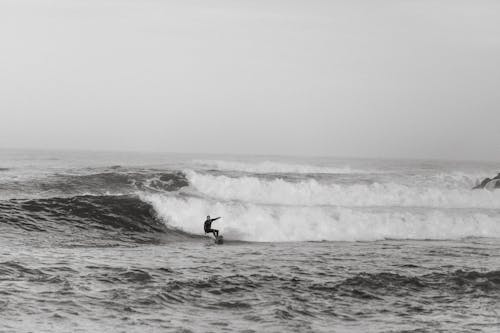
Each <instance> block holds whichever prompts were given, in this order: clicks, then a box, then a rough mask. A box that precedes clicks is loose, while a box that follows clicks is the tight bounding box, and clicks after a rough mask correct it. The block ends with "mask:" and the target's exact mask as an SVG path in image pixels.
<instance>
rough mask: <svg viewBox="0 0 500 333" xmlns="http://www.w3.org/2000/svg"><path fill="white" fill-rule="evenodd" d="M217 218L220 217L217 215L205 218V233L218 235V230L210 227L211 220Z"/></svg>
mask: <svg viewBox="0 0 500 333" xmlns="http://www.w3.org/2000/svg"><path fill="white" fill-rule="evenodd" d="M218 219H220V217H217V218H215V219H207V220H205V233H206V234H208V233H213V234H214V237H218V236H219V230H216V229H212V222H213V221H215V220H218Z"/></svg>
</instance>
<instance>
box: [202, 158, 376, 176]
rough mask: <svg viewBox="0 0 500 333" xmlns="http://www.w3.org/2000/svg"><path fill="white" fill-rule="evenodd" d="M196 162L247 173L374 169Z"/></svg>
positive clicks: (339, 171)
mask: <svg viewBox="0 0 500 333" xmlns="http://www.w3.org/2000/svg"><path fill="white" fill-rule="evenodd" d="M195 163H196V164H198V165H200V166H202V167H204V168H210V169H216V170H220V171H241V172H248V173H260V174H264V173H297V174H354V173H356V174H357V173H373V172H376V171H374V170H357V169H352V168H350V167H349V166H343V167H326V166H317V165H304V164H288V163H280V162H272V161H264V162H254V163H244V162H237V161H217V160H197V161H195Z"/></svg>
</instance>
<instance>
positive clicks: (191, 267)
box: [0, 151, 500, 332]
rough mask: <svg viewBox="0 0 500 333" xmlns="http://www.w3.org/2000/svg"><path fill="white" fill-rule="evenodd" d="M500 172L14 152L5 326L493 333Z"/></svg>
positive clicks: (8, 167)
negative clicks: (490, 182) (488, 184)
mask: <svg viewBox="0 0 500 333" xmlns="http://www.w3.org/2000/svg"><path fill="white" fill-rule="evenodd" d="M495 169H500V168H498V165H496V164H494V163H445V162H432V161H427V162H425V161H406V162H404V161H359V160H328V159H316V160H303V159H283V158H274V159H272V158H258V157H255V158H252V159H250V158H247V159H241V158H237V157H232V158H231V157H217V158H213V157H212V158H211V159H210V158H207V157H203V158H200V157H191V156H175V155H127V154H89V153H57V152H43V153H41V152H14V151H3V152H2V154H0V293H1V294H2V296H1V297H0V331H1V332H68V331H75V332H76V331H80V332H91V331H104V330H107V331H109V332H156V331H162V332H164V331H167V332H168V331H173V332H177V331H178V332H189V331H192V332H220V331H227V332H235V331H239V332H244V331H245V332H251V331H255V332H262V331H264V332H283V331H295V332H308V331H314V332H332V331H335V332H402V331H410V332H411V331H415V332H440V331H441V332H473V331H477V332H498V329H499V327H500V197H499V193H500V191H485V190H479V191H472V190H471V187H472V186H473V185H474V184H475V183H477V181H478V180H479V179H481V177H483V176H492V175H494V174H495ZM498 171H500V170H498ZM208 213H211V214H212V215H217V216H218V215H221V216H223V219H222V220H221V221H218V222H216V227H219V228H220V230H221V232H222V233H223V234H224V236H225V238H226V240H227V242H226V244H224V245H223V246H217V245H214V244H213V243H212V241H211V240H210V239H209V238H206V237H204V236H203V235H202V232H201V228H202V223H203V218H204V216H205V215H206V214H208Z"/></svg>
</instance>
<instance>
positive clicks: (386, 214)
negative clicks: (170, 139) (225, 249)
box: [143, 194, 500, 242]
mask: <svg viewBox="0 0 500 333" xmlns="http://www.w3.org/2000/svg"><path fill="white" fill-rule="evenodd" d="M143 199H144V200H145V201H147V202H150V203H151V205H152V206H153V207H154V208H155V210H156V211H157V213H158V216H159V217H160V218H162V219H163V220H164V221H165V222H166V224H167V225H168V226H170V227H174V228H178V229H181V230H183V231H186V232H189V233H192V234H202V233H203V221H202V218H203V216H206V215H208V214H213V215H217V216H223V219H222V220H220V221H218V222H216V223H215V224H214V228H217V229H220V230H221V231H222V233H223V234H224V236H225V238H227V239H234V240H245V241H261V242H272V241H323V240H327V241H373V240H382V239H460V238H465V237H500V224H499V223H498V216H490V215H487V214H484V213H469V214H464V213H459V214H458V213H457V214H454V213H453V212H446V211H436V210H431V211H421V212H416V211H415V212H409V211H394V210H382V211H364V210H353V209H349V208H338V207H322V206H319V207H318V206H316V207H288V206H272V205H256V204H250V203H242V202H221V201H212V200H206V199H200V198H190V197H189V198H180V197H173V196H163V195H156V194H154V195H151V194H148V195H144V197H143Z"/></svg>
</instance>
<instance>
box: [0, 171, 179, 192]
mask: <svg viewBox="0 0 500 333" xmlns="http://www.w3.org/2000/svg"><path fill="white" fill-rule="evenodd" d="M110 169H111V170H112V171H107V170H104V171H102V172H92V173H87V174H62V173H59V174H53V175H50V176H45V177H41V178H36V179H31V178H30V179H28V180H27V181H18V180H16V179H15V178H14V179H13V180H10V181H9V180H8V181H4V182H3V183H2V191H1V192H4V196H5V195H7V196H9V195H8V194H10V196H9V197H14V198H16V197H17V198H19V197H36V198H38V197H46V198H50V197H55V196H74V195H84V194H92V195H106V194H110V193H111V194H128V193H133V192H135V191H138V190H140V191H165V192H171V191H177V190H179V189H181V188H183V187H186V186H188V185H189V183H188V180H187V179H186V177H185V175H184V174H183V173H182V172H175V171H174V172H162V171H155V170H144V171H123V170H120V168H118V167H111V168H110ZM80 172H81V171H80Z"/></svg>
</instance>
